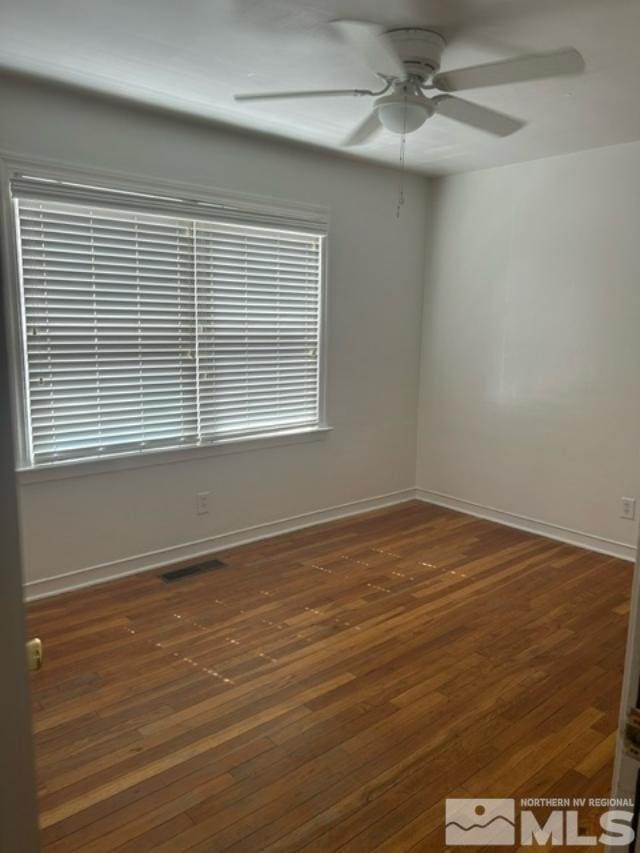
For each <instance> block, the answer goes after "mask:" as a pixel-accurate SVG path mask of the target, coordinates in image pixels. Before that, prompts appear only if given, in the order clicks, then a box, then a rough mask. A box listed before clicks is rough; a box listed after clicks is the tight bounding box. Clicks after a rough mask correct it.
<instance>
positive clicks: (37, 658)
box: [27, 637, 42, 672]
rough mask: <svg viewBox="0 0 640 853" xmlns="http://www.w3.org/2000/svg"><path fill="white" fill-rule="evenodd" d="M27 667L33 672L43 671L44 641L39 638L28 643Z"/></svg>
mask: <svg viewBox="0 0 640 853" xmlns="http://www.w3.org/2000/svg"><path fill="white" fill-rule="evenodd" d="M27 665H28V667H29V670H30V671H31V672H36V671H37V670H39V669H42V640H39V639H38V638H37V637H36V639H35V640H29V642H28V643H27Z"/></svg>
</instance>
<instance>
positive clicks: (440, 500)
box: [416, 489, 636, 562]
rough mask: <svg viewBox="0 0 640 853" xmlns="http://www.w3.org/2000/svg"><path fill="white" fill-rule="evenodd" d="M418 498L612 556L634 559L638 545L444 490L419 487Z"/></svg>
mask: <svg viewBox="0 0 640 853" xmlns="http://www.w3.org/2000/svg"><path fill="white" fill-rule="evenodd" d="M416 498H417V499H418V500H421V501H424V502H425V503H430V504H435V505H436V506H442V507H446V508H447V509H453V510H456V511H457V512H463V513H465V514H466V515H474V516H477V517H478V518H486V519H488V520H489V521H495V522H497V523H498V524H504V525H505V526H506V527H516V528H517V529H518V530H526V531H527V532H528V533H537V534H538V535H539V536H546V537H547V538H548V539H557V540H558V541H559V542H566V543H567V544H569V545H577V546H578V547H579V548H587V549H588V550H589V551H597V552H598V553H600V554H607V555H608V556H610V557H619V558H620V559H622V560H629V561H630V562H634V561H635V559H636V549H635V548H634V546H633V545H627V544H626V543H625V542H617V541H616V540H615V539H605V538H604V537H602V536H594V535H592V534H591V533H583V532H582V531H580V530H571V529H570V528H568V527H562V526H560V525H558V524H551V523H549V522H547V521H539V520H538V519H536V518H529V517H528V516H526V515H518V514H516V513H514V512H505V511H504V510H500V509H495V507H491V506H484V505H483V504H478V503H474V502H473V501H467V500H463V499H461V498H454V497H453V496H452V495H445V494H442V493H441V492H431V491H429V490H427V489H416Z"/></svg>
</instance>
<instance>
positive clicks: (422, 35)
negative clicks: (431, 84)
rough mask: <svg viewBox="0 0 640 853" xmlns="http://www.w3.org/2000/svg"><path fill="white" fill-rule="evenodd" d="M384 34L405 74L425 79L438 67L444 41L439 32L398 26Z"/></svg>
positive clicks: (444, 44)
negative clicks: (399, 60) (399, 59)
mask: <svg viewBox="0 0 640 853" xmlns="http://www.w3.org/2000/svg"><path fill="white" fill-rule="evenodd" d="M386 36H387V38H389V39H390V40H391V41H392V42H393V45H394V47H395V49H396V51H397V52H398V55H399V56H400V58H401V60H402V62H403V64H404V66H405V68H406V69H407V76H413V77H418V78H419V79H420V80H422V81H427V80H429V79H430V78H431V77H432V76H433V75H434V74H435V73H436V72H437V71H438V70H439V69H440V59H441V57H442V51H443V50H444V49H445V47H446V42H445V40H444V38H443V37H442V36H441V35H440V34H439V33H436V32H435V31H434V30H426V29H422V28H418V27H398V28H397V29H393V30H387V32H386Z"/></svg>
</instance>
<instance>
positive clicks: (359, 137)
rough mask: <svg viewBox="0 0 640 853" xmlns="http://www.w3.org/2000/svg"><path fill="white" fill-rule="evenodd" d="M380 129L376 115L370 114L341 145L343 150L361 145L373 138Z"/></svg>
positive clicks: (374, 113)
mask: <svg viewBox="0 0 640 853" xmlns="http://www.w3.org/2000/svg"><path fill="white" fill-rule="evenodd" d="M381 128H382V125H381V124H380V120H379V119H378V114H377V113H376V112H370V113H369V115H368V116H367V117H366V118H365V119H364V121H361V122H360V124H359V125H358V126H357V127H356V128H354V130H352V131H351V133H350V134H349V136H347V138H346V139H345V140H344V141H343V143H342V144H343V146H344V147H345V148H349V147H350V146H351V145H362V144H363V143H365V142H368V141H369V140H370V139H371V138H372V137H373V136H375V135H376V133H378V131H379V130H381Z"/></svg>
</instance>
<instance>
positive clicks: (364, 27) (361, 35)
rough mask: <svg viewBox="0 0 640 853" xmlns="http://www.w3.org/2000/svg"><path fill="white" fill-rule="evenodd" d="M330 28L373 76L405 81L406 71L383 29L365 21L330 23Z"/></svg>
mask: <svg viewBox="0 0 640 853" xmlns="http://www.w3.org/2000/svg"><path fill="white" fill-rule="evenodd" d="M331 26H332V27H333V28H334V29H335V30H336V32H337V33H338V34H339V35H340V37H341V38H342V39H343V40H344V41H345V42H346V43H347V44H348V45H349V46H350V47H351V48H352V49H353V50H354V52H355V53H357V54H358V55H359V56H360V58H361V59H363V60H364V62H365V64H366V65H368V66H369V68H370V69H371V70H372V71H373V73H374V74H378V75H379V76H381V77H394V78H397V79H399V80H404V79H405V77H406V76H407V71H406V69H405V67H404V65H403V64H402V60H401V59H400V57H399V56H398V54H397V52H396V49H395V47H394V46H393V44H392V42H391V40H390V39H388V38H387V37H386V35H385V32H384V27H381V26H380V25H379V24H370V23H366V22H365V21H332V22H331Z"/></svg>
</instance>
